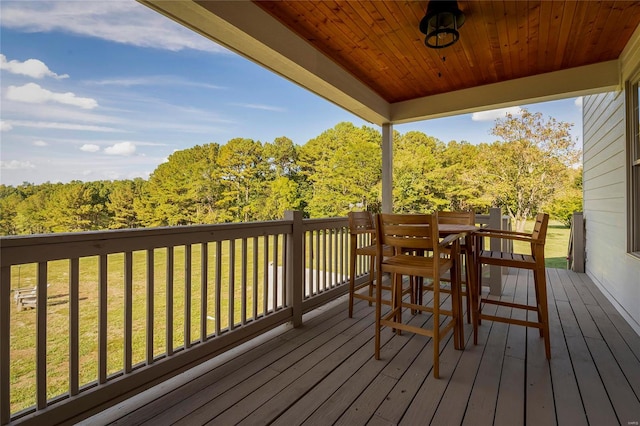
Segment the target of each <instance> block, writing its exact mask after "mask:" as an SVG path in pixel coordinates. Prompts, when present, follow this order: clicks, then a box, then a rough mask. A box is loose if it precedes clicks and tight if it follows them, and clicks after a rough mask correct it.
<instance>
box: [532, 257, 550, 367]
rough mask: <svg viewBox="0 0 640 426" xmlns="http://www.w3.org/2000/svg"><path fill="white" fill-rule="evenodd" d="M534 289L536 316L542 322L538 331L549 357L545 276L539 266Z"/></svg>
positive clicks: (548, 357) (543, 270)
mask: <svg viewBox="0 0 640 426" xmlns="http://www.w3.org/2000/svg"><path fill="white" fill-rule="evenodd" d="M536 275H537V276H536V280H535V283H536V290H537V293H538V294H537V296H538V299H537V300H536V303H537V305H538V317H539V318H540V322H541V323H542V328H541V329H540V332H541V334H542V337H543V338H544V351H545V355H546V356H547V359H551V336H550V335H549V307H548V305H547V277H546V271H545V269H544V267H542V268H539V269H538V270H537V272H536Z"/></svg>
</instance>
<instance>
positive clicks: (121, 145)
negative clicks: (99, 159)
mask: <svg viewBox="0 0 640 426" xmlns="http://www.w3.org/2000/svg"><path fill="white" fill-rule="evenodd" d="M104 152H105V154H109V155H125V156H127V155H131V154H133V153H134V152H136V146H135V145H134V144H133V143H131V142H118V143H116V144H114V145H112V146H109V147H107V148H105V149H104Z"/></svg>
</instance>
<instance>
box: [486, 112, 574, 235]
mask: <svg viewBox="0 0 640 426" xmlns="http://www.w3.org/2000/svg"><path fill="white" fill-rule="evenodd" d="M521 112H522V113H521V115H513V114H508V115H507V116H506V117H505V118H502V119H498V120H496V124H495V125H494V127H493V130H492V133H493V134H494V135H496V136H498V137H499V138H501V139H502V140H503V142H496V143H494V144H491V145H489V146H488V149H485V150H483V151H481V152H482V154H483V155H482V157H483V161H482V163H483V164H484V165H485V167H486V169H485V173H484V174H483V175H484V177H485V184H486V188H487V194H488V195H489V196H491V197H492V199H493V200H494V203H495V205H497V206H500V207H502V208H503V209H505V210H506V211H507V213H508V214H509V216H510V217H511V219H512V220H513V221H514V223H515V224H516V229H517V230H520V231H522V230H524V225H525V221H526V219H527V218H529V217H531V216H533V215H534V214H535V213H536V212H537V211H539V210H541V208H542V206H543V205H545V204H546V203H548V202H549V201H550V200H551V199H552V198H553V196H554V194H555V192H556V190H558V188H559V187H561V185H562V182H563V180H564V179H566V171H567V169H568V168H569V167H571V166H573V165H574V164H576V163H577V162H578V158H579V151H578V150H576V149H575V141H574V140H573V138H572V137H571V134H570V133H569V131H570V129H571V127H572V124H570V123H565V122H558V121H557V120H555V119H554V118H549V119H548V120H547V121H544V120H543V118H542V114H541V113H535V114H534V113H531V112H529V111H528V110H526V109H523V110H522V111H521Z"/></svg>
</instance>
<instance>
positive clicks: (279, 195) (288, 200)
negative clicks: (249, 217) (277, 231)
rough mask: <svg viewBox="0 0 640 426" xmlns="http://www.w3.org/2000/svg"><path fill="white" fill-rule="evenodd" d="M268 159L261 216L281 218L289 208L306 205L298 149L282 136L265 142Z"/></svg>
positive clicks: (267, 218)
mask: <svg viewBox="0 0 640 426" xmlns="http://www.w3.org/2000/svg"><path fill="white" fill-rule="evenodd" d="M264 156H265V160H266V161H267V163H268V165H269V172H268V174H267V176H268V178H267V182H265V184H266V185H267V188H266V193H265V199H264V205H263V208H262V211H261V212H260V215H259V216H258V217H257V219H258V220H275V219H282V218H283V217H284V212H285V211H286V210H300V209H301V208H303V205H302V199H301V196H300V184H299V182H300V174H299V167H298V165H297V158H298V150H297V149H296V146H295V145H294V143H293V141H292V140H291V139H289V138H287V137H279V138H276V139H275V140H274V142H273V143H266V144H265V145H264Z"/></svg>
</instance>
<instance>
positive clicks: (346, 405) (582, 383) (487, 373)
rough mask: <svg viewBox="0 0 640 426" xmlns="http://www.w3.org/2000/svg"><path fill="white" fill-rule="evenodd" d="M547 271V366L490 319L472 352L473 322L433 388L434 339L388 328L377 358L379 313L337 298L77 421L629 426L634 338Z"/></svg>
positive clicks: (525, 336) (636, 359)
mask: <svg viewBox="0 0 640 426" xmlns="http://www.w3.org/2000/svg"><path fill="white" fill-rule="evenodd" d="M547 276H548V279H549V289H550V291H549V306H550V322H551V351H552V359H551V361H550V362H547V360H546V359H545V355H544V344H543V341H542V339H541V338H540V337H539V334H538V331H537V330H535V329H525V328H524V327H519V326H513V325H507V324H500V323H492V322H487V321H485V322H483V324H482V326H481V327H480V330H481V332H480V333H481V334H480V337H479V344H478V345H477V346H474V345H473V339H472V331H471V327H470V326H469V325H468V324H467V325H465V336H466V342H467V343H466V348H465V350H464V351H457V350H455V349H454V348H453V342H452V340H451V339H450V338H449V340H448V341H447V343H446V345H445V346H443V349H442V355H441V365H440V375H441V378H440V379H439V380H435V379H434V378H433V376H432V374H431V368H432V343H431V339H429V338H425V337H422V336H416V335H412V334H408V333H405V334H403V335H401V336H398V335H395V334H393V333H392V332H391V330H388V329H386V330H384V332H383V343H384V346H383V349H382V359H381V360H379V361H376V360H375V359H374V358H373V349H374V348H373V337H374V325H373V320H374V318H373V313H374V308H372V307H369V306H368V305H367V302H365V301H359V302H357V303H356V305H355V313H354V318H353V319H349V318H347V304H346V301H345V300H344V299H343V300H341V301H340V302H339V303H334V304H333V305H331V306H327V307H326V308H324V309H323V310H322V311H320V312H318V311H316V312H314V313H313V314H312V315H311V317H310V318H309V317H307V318H305V323H304V326H303V327H300V328H297V329H287V330H284V331H282V332H280V333H279V334H276V333H273V335H272V336H270V337H269V338H268V339H263V341H262V342H261V343H260V344H256V342H253V344H252V346H253V347H251V348H249V349H246V350H244V351H242V352H240V351H236V352H234V353H231V354H227V355H225V356H223V357H221V358H220V359H218V360H212V361H211V362H210V363H209V364H208V365H203V366H201V367H199V368H197V369H193V370H190V371H189V372H187V373H185V374H184V375H183V376H182V377H177V378H174V379H173V380H171V381H169V382H166V383H164V384H162V385H160V386H158V387H157V388H155V389H153V390H150V391H148V392H146V393H144V394H141V395H139V396H137V397H135V398H133V399H131V400H129V401H126V402H125V403H123V404H120V405H119V406H117V407H113V408H111V409H109V410H106V411H104V412H103V413H101V414H99V415H97V416H94V417H93V418H91V419H88V420H87V421H86V422H85V423H87V424H126V425H132V424H149V425H165V424H167V425H168V424H180V425H201V424H215V425H232V424H246V425H253V424H276V425H285V426H293V425H300V424H305V425H326V424H342V425H358V424H370V425H394V424H405V425H426V424H434V425H458V424H469V425H491V424H495V425H519V424H528V425H553V424H560V425H571V426H574V425H586V424H591V425H616V424H621V425H637V424H638V422H640V337H639V336H638V334H636V333H635V332H634V330H633V329H632V328H631V327H630V326H629V325H628V324H627V323H626V322H625V321H624V320H623V319H622V318H621V317H620V315H619V314H618V313H617V312H616V311H615V309H614V308H613V307H612V305H611V304H610V303H609V302H608V301H607V300H606V298H605V297H604V296H603V295H602V294H601V293H600V291H599V290H598V289H597V288H596V287H595V285H594V284H593V283H592V282H591V281H590V279H589V278H588V277H587V276H586V275H584V274H576V273H573V272H570V271H566V270H558V269H548V270H547ZM530 281H531V277H530V275H529V273H527V272H526V271H521V272H517V271H514V272H512V274H509V275H507V276H506V279H505V290H504V296H503V297H504V298H507V299H514V298H515V299H520V300H522V299H524V300H526V297H527V282H530ZM499 309H505V308H499ZM428 320H429V317H428V316H427V315H419V316H416V317H414V318H413V319H412V321H414V323H415V324H420V323H421V322H424V321H428ZM449 336H450V335H449Z"/></svg>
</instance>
